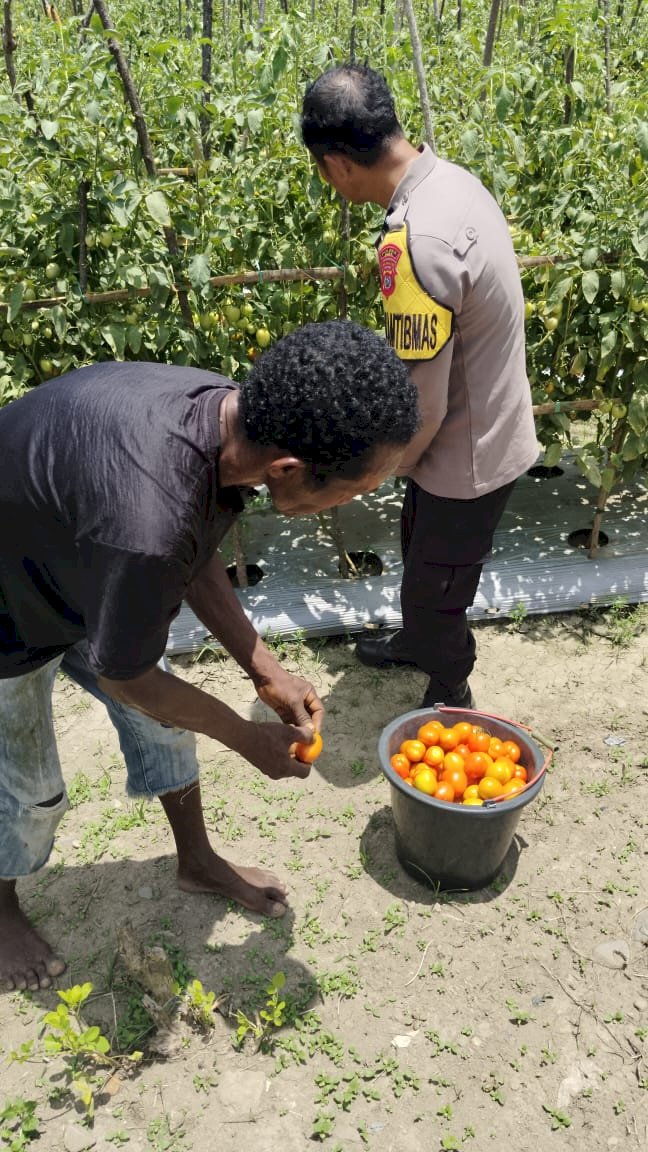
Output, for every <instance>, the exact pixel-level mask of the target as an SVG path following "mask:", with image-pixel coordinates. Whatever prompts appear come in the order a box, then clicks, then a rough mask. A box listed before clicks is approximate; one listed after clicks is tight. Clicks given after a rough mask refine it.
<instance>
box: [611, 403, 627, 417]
mask: <svg viewBox="0 0 648 1152" xmlns="http://www.w3.org/2000/svg"><path fill="white" fill-rule="evenodd" d="M627 411H628V409H627V407H626V405H625V404H621V402H620V401H619V402H617V403H614V404H613V405H612V419H613V420H623V417H624V416H625V414H626V412H627Z"/></svg>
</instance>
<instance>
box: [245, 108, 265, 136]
mask: <svg viewBox="0 0 648 1152" xmlns="http://www.w3.org/2000/svg"><path fill="white" fill-rule="evenodd" d="M263 114H264V113H263V108H252V109H251V110H250V111H249V112H248V114H247V123H248V128H249V129H250V132H251V133H252V135H253V136H254V135H255V134H256V133H257V132H258V131H259V129H260V128H261V125H262V124H263Z"/></svg>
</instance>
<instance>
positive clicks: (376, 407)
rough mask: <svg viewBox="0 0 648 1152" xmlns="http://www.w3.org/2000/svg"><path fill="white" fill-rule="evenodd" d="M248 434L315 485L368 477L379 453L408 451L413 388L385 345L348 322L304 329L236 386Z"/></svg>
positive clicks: (414, 419)
mask: <svg viewBox="0 0 648 1152" xmlns="http://www.w3.org/2000/svg"><path fill="white" fill-rule="evenodd" d="M239 412H240V415H241V418H242V420H243V426H244V429H245V434H246V436H247V438H248V439H249V440H252V441H254V442H256V443H258V444H266V445H270V444H274V445H276V446H277V447H278V448H282V449H286V450H287V451H289V452H290V453H292V454H293V455H294V456H296V457H297V458H298V459H300V460H306V461H308V462H309V463H310V464H311V465H312V475H313V478H314V482H318V481H319V482H324V481H325V480H326V478H327V477H328V476H330V475H331V474H333V473H334V474H335V475H337V476H339V475H344V476H346V477H348V478H356V477H358V476H361V475H363V474H364V472H366V471H367V470H368V468H369V466H370V464H371V456H372V453H373V452H374V451H375V450H376V449H377V448H379V447H384V446H387V445H391V444H393V445H398V444H403V445H405V444H407V442H408V441H409V440H410V439H411V438H412V436H413V435H414V433H415V432H416V430H417V428H418V424H419V414H418V402H417V392H416V386H415V385H414V384H413V383H412V381H411V379H410V377H409V373H408V371H407V369H406V367H405V365H404V364H403V363H402V362H401V361H400V360H399V359H398V357H397V355H396V353H395V352H394V351H393V349H392V348H390V346H389V344H387V342H386V340H385V339H384V337H382V336H379V335H378V333H376V332H372V331H371V330H370V329H368V328H362V327H361V326H360V325H359V324H355V323H353V322H352V321H350V320H328V321H325V322H322V323H318V324H306V325H305V326H304V327H303V328H299V329H297V330H296V331H295V332H292V333H291V334H290V335H289V336H285V337H284V338H283V339H282V340H278V341H277V343H276V344H274V345H273V346H272V347H271V348H269V349H268V350H267V352H264V354H263V355H262V356H261V357H260V358H259V359H258V360H257V361H256V363H255V365H254V367H253V368H252V371H251V372H250V373H249V375H248V376H247V378H246V380H245V381H244V382H243V384H241V389H240V399H239Z"/></svg>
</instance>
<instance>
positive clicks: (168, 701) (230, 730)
mask: <svg viewBox="0 0 648 1152" xmlns="http://www.w3.org/2000/svg"><path fill="white" fill-rule="evenodd" d="M98 684H99V687H100V688H101V689H102V691H103V692H105V693H106V695H107V696H110V697H111V699H113V700H117V701H118V702H119V703H120V704H126V705H128V706H129V707H131V708H137V709H138V710H139V711H140V712H144V713H145V714H146V715H147V716H151V717H153V719H154V720H159V721H160V722H161V723H163V724H172V725H173V726H174V727H175V728H187V729H189V731H191V732H202V733H204V735H205V736H210V737H211V739H212V740H220V742H221V743H222V744H226V745H227V746H228V748H233V749H234V750H235V751H237V752H241V753H242V754H245V753H244V749H245V746H246V736H248V730H249V727H250V723H249V721H247V720H244V719H243V717H241V716H239V715H237V713H236V712H233V711H232V709H231V708H228V706H227V705H226V704H223V702H222V701H221V700H217V699H216V698H215V697H213V696H210V695H208V693H207V692H202V691H201V690H200V688H195V687H194V685H193V684H188V683H187V682H186V681H185V680H181V679H180V678H179V677H177V676H173V675H172V674H171V673H169V672H164V671H163V670H162V669H161V668H158V667H155V668H152V669H151V671H150V672H146V673H145V674H144V675H143V676H138V677H137V678H136V679H135V680H107V679H106V678H105V677H103V676H100V677H99V679H98Z"/></svg>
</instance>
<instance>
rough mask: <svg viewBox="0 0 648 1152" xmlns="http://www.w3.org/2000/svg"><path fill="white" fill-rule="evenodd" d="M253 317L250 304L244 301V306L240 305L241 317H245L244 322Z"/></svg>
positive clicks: (252, 309)
mask: <svg viewBox="0 0 648 1152" xmlns="http://www.w3.org/2000/svg"><path fill="white" fill-rule="evenodd" d="M253 315H254V308H253V307H252V305H251V304H250V301H249V300H246V301H245V304H241V316H245V318H246V320H249V319H250V316H253Z"/></svg>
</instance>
